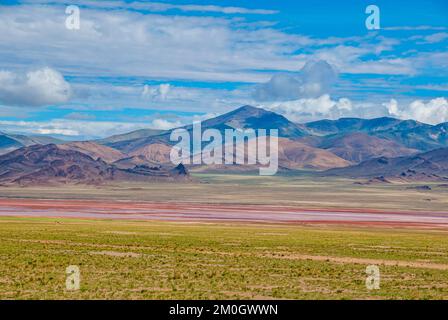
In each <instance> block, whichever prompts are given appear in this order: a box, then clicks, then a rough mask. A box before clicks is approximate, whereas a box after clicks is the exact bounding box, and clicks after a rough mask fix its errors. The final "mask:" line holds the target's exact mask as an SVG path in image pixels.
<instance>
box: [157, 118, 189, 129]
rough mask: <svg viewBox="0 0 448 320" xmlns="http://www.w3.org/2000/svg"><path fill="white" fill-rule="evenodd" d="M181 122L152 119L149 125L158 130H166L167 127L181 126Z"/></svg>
mask: <svg viewBox="0 0 448 320" xmlns="http://www.w3.org/2000/svg"><path fill="white" fill-rule="evenodd" d="M181 126H182V123H181V122H180V121H174V122H171V121H168V120H165V119H154V120H153V121H152V122H151V124H150V127H151V128H153V129H159V130H168V129H173V128H177V127H181Z"/></svg>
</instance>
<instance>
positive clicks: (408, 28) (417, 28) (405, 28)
mask: <svg viewBox="0 0 448 320" xmlns="http://www.w3.org/2000/svg"><path fill="white" fill-rule="evenodd" d="M381 29H383V30H391V31H420V30H446V29H447V28H446V27H440V26H396V27H384V28H381Z"/></svg>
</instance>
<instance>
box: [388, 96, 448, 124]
mask: <svg viewBox="0 0 448 320" xmlns="http://www.w3.org/2000/svg"><path fill="white" fill-rule="evenodd" d="M384 106H386V107H387V109H388V111H389V113H390V115H392V116H395V117H399V118H401V119H414V120H417V121H420V122H424V123H429V124H438V123H442V122H448V101H447V99H445V98H443V97H440V98H436V99H432V100H429V101H428V102H426V103H425V102H424V101H422V100H415V101H413V102H411V103H410V104H409V105H407V106H406V105H405V106H403V105H401V106H400V105H399V104H398V102H397V101H396V100H395V99H391V100H390V101H389V102H388V103H385V104H384Z"/></svg>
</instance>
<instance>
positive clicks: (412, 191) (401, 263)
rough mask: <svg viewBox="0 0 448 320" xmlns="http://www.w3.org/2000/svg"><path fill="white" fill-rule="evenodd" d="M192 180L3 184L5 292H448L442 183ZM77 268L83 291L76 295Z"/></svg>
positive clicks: (426, 295)
mask: <svg viewBox="0 0 448 320" xmlns="http://www.w3.org/2000/svg"><path fill="white" fill-rule="evenodd" d="M195 178H196V182H195V183H190V184H181V183H180V184H176V185H173V184H169V183H166V184H160V183H158V184H120V185H107V186H102V187H97V186H90V187H88V186H81V185H79V186H66V187H64V188H54V187H53V188H52V187H48V188H44V187H42V188H32V187H28V188H18V187H9V188H2V189H1V190H0V195H1V199H0V260H1V264H0V275H1V276H0V298H1V299H16V298H19V299H29V298H39V299H42V298H48V299H72V298H75V299H78V298H79V299H81V298H89V299H118V298H131V299H173V298H175V299H204V298H207V299H215V298H216V299H232V298H239V299H303V298H310V299H311V298H312V299H314V298H316V299H384V298H386V299H387V298H395V299H433V298H445V299H446V298H448V241H447V240H446V239H447V236H448V229H447V226H448V213H447V212H446V210H444V208H446V207H448V206H447V203H446V202H447V198H448V197H447V193H448V189H447V188H446V187H444V186H443V185H440V184H436V183H432V184H430V185H429V188H421V187H420V186H419V185H412V184H392V185H389V184H388V185H381V184H378V185H359V184H355V182H356V181H352V180H348V179H346V180H341V179H320V178H313V177H311V176H308V175H307V174H302V175H297V176H283V177H271V178H264V179H260V177H258V176H243V175H235V176H224V175H209V174H200V175H196V176H195ZM420 184H421V183H420ZM69 265H77V266H79V267H80V271H81V289H80V290H79V291H67V290H66V289H65V279H66V276H67V275H66V274H65V268H66V267H67V266H69ZM368 265H378V266H379V268H380V272H381V287H380V289H379V290H367V289H366V286H365V279H366V277H367V275H366V273H365V269H366V267H367V266H368Z"/></svg>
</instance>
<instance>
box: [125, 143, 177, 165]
mask: <svg viewBox="0 0 448 320" xmlns="http://www.w3.org/2000/svg"><path fill="white" fill-rule="evenodd" d="M170 153H171V146H168V145H166V144H162V143H153V144H149V145H146V146H143V147H141V148H138V149H136V150H134V151H131V152H129V155H130V156H143V157H145V158H146V160H147V161H151V162H156V163H169V162H170Z"/></svg>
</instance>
